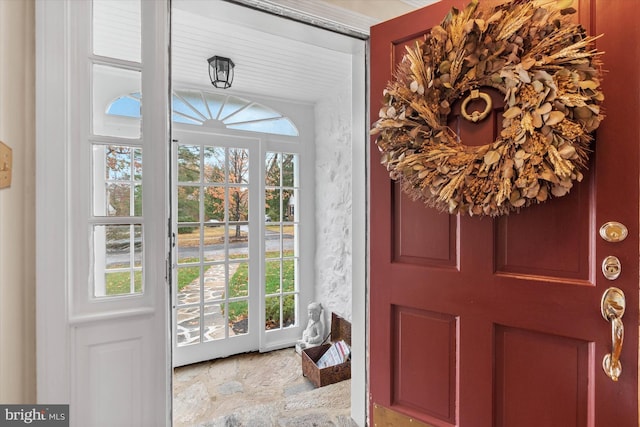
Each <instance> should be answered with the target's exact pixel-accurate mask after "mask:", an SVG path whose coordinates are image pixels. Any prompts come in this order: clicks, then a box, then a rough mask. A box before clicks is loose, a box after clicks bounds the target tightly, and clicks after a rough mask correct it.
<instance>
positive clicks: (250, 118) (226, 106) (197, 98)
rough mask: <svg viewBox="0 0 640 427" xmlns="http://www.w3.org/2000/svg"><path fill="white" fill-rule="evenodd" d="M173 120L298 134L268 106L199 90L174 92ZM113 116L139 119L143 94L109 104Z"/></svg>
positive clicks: (289, 122)
mask: <svg viewBox="0 0 640 427" xmlns="http://www.w3.org/2000/svg"><path fill="white" fill-rule="evenodd" d="M172 111H173V116H172V119H173V121H174V123H184V124H188V125H195V126H210V127H225V128H227V129H236V130H243V131H249V132H261V133H269V134H275V135H287V136H298V135H299V133H298V129H297V128H296V126H295V125H294V124H293V122H292V121H291V120H290V119H289V118H288V117H285V116H283V115H282V114H281V113H279V112H278V111H276V110H274V109H272V108H269V107H266V106H265V105H262V104H259V103H257V102H253V101H250V100H247V99H244V98H240V97H238V96H233V95H223V94H220V93H214V92H204V91H196V90H176V91H174V93H173V110H172ZM107 114H109V115H112V116H121V117H131V118H138V119H139V118H140V93H139V92H134V93H130V94H127V95H123V96H120V97H118V98H116V99H115V100H113V101H112V102H111V103H110V104H109V106H108V107H107Z"/></svg>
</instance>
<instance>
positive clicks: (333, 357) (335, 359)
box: [317, 340, 351, 369]
mask: <svg viewBox="0 0 640 427" xmlns="http://www.w3.org/2000/svg"><path fill="white" fill-rule="evenodd" d="M350 352H351V349H350V348H349V345H348V344H347V343H346V342H344V340H340V341H338V342H335V343H333V344H331V347H329V350H327V351H326V352H325V353H324V354H323V355H322V357H321V358H320V359H319V360H318V362H317V365H318V368H321V369H322V368H328V367H329V366H335V365H340V364H342V363H344V362H346V361H347V360H349V353H350Z"/></svg>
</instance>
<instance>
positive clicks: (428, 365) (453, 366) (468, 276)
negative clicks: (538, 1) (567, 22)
mask: <svg viewBox="0 0 640 427" xmlns="http://www.w3.org/2000/svg"><path fill="white" fill-rule="evenodd" d="M482 3H483V2H482V1H481V4H482ZM575 3H579V4H576V5H574V7H576V8H577V9H578V17H579V20H580V22H581V23H582V25H583V26H584V27H585V28H587V30H588V31H589V32H590V33H591V34H600V33H604V37H603V38H601V39H600V40H599V41H598V49H599V50H601V51H605V52H606V54H605V55H604V57H603V62H604V67H603V68H604V69H605V70H607V72H606V74H605V75H604V82H603V84H602V88H603V92H604V94H605V97H606V99H605V102H604V108H605V111H606V118H605V120H604V121H603V123H602V124H601V126H600V128H599V129H598V131H597V136H596V142H595V143H594V144H593V149H594V152H593V153H592V154H591V160H590V164H589V170H588V171H587V173H586V174H585V178H584V180H583V181H582V182H581V183H577V184H576V185H574V187H573V189H572V190H571V193H570V194H569V195H568V196H565V197H562V198H556V199H553V200H550V201H547V202H546V203H544V204H541V205H537V206H533V207H529V208H526V209H523V210H522V211H521V212H520V213H512V214H511V215H508V216H502V217H498V218H495V219H492V218H489V217H482V218H480V217H468V216H453V215H447V214H442V213H437V212H436V211H435V210H433V209H430V208H427V207H424V206H423V205H422V204H421V203H420V202H412V201H411V200H410V199H408V198H407V197H406V196H405V195H404V194H403V193H402V192H401V191H400V189H399V186H398V184H395V183H393V182H392V181H391V180H390V179H389V176H388V173H387V171H386V170H385V168H384V167H383V166H381V165H380V156H379V154H378V149H377V147H376V145H375V144H374V142H373V140H372V142H371V165H370V170H371V194H370V197H371V198H370V200H371V214H370V218H371V221H370V227H371V231H370V235H371V239H370V245H371V246H370V251H371V267H370V268H371V270H370V273H371V274H370V283H371V293H370V378H369V380H370V382H369V384H370V396H369V397H370V404H371V412H372V416H373V420H372V422H371V424H370V425H374V423H378V425H383V423H384V422H385V420H386V419H383V416H381V415H380V414H382V413H383V411H378V409H379V408H386V409H385V411H387V409H390V410H391V412H388V411H387V412H384V413H385V414H386V413H395V414H399V415H401V416H400V418H396V419H397V420H399V419H406V420H409V419H410V418H413V419H414V420H417V421H423V422H425V423H428V424H430V425H434V426H462V427H528V426H531V427H533V426H536V427H540V426H544V427H549V426H557V427H569V426H598V427H632V426H638V307H639V306H638V267H639V263H638V259H639V250H638V246H639V242H638V233H639V231H638V226H639V212H638V206H639V200H638V198H639V197H638V192H639V186H638V177H639V154H640V153H639V149H638V144H639V142H640V125H639V123H640V108H639V99H638V94H639V93H640V87H639V83H638V82H639V81H640V78H639V77H638V65H640V64H639V63H638V58H639V57H640V55H639V50H640V48H639V47H638V43H637V41H638V40H640V26H638V25H637V23H636V22H635V18H634V14H633V13H630V12H631V11H632V10H635V9H633V8H632V7H631V6H634V5H635V3H634V2H631V1H610V0H591V1H589V0H580V1H579V2H575ZM632 3H633V4H632ZM451 6H456V7H458V8H463V7H464V6H465V2H464V1H460V0H457V1H451V0H443V1H442V2H440V3H437V4H435V5H433V6H429V7H427V8H424V9H421V10H418V11H416V12H414V13H411V14H408V15H404V16H401V17H399V18H396V19H394V20H391V21H388V22H385V23H382V24H380V25H377V26H375V27H373V28H372V29H371V98H370V99H371V120H372V122H373V121H375V120H376V119H377V117H378V110H379V108H380V105H381V100H382V93H383V89H384V87H385V86H386V83H387V82H388V81H389V80H390V79H391V78H392V73H393V69H394V67H395V64H396V63H398V62H399V61H400V60H401V58H402V55H403V54H404V52H405V50H404V46H405V45H406V44H409V43H411V44H412V45H413V40H416V39H417V38H419V37H421V36H422V34H424V33H425V32H426V31H427V30H428V29H430V28H431V27H432V26H434V25H436V24H438V23H440V21H442V19H443V17H444V16H445V15H446V14H447V12H448V11H449V9H450V8H451ZM493 114H499V113H496V112H494V113H493ZM452 120H454V121H455V118H452ZM496 123H500V122H499V120H486V121H484V122H481V123H480V124H474V125H471V124H468V125H467V124H465V125H464V126H462V127H460V128H458V129H457V131H458V132H459V135H460V136H461V138H462V140H463V141H464V142H465V143H467V144H469V145H482V144H487V143H489V142H492V141H493V138H495V135H496V132H497V131H499V129H496V128H495V127H496ZM608 221H618V222H620V223H622V224H624V225H625V226H626V227H627V228H628V230H629V236H628V237H627V238H626V239H625V240H624V241H622V242H617V243H611V242H607V241H605V240H604V239H603V238H601V237H600V236H599V233H598V230H599V228H600V227H601V225H603V224H604V223H606V222H608ZM610 255H614V256H616V257H617V258H618V259H619V260H620V261H621V264H622V274H621V275H620V276H619V278H618V279H616V280H608V279H606V278H605V277H604V275H603V273H602V271H601V264H602V261H603V259H605V258H606V257H607V256H610ZM611 286H615V287H618V288H620V289H622V290H623V291H624V293H625V294H626V307H627V309H626V312H625V314H624V317H623V319H622V320H623V324H624V326H625V327H626V335H625V337H624V345H623V348H622V352H621V356H620V360H621V363H622V366H623V370H622V374H621V376H620V378H619V380H618V381H617V382H614V381H612V380H611V379H610V378H609V377H608V376H607V375H606V374H605V372H604V370H603V368H602V360H603V357H604V356H605V355H606V354H607V353H610V352H611V351H612V337H611V331H612V329H611V325H610V324H609V323H608V322H607V321H606V320H605V319H604V318H603V317H602V315H601V312H600V305H601V298H602V295H603V293H604V292H605V290H606V289H607V288H609V287H611ZM374 408H375V409H374ZM376 415H378V417H379V419H378V420H377V419H376ZM403 417H404V418H403ZM386 422H389V421H388V420H386ZM398 423H401V422H400V421H396V424H398Z"/></svg>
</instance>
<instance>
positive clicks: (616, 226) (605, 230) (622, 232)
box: [600, 221, 629, 243]
mask: <svg viewBox="0 0 640 427" xmlns="http://www.w3.org/2000/svg"><path fill="white" fill-rule="evenodd" d="M628 234H629V230H627V227H625V225H624V224H622V223H620V222H617V221H609V222H607V223H605V224H602V227H600V237H602V238H603V239H604V240H606V241H607V242H612V243H617V242H622V241H623V240H624V239H626V238H627V235H628Z"/></svg>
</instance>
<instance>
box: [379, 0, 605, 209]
mask: <svg viewBox="0 0 640 427" xmlns="http://www.w3.org/2000/svg"><path fill="white" fill-rule="evenodd" d="M543 3H544V2H543V1H541V0H533V1H531V0H516V1H514V2H511V3H507V4H506V5H503V6H497V7H495V8H492V9H490V10H488V11H481V10H479V8H478V1H477V0H473V1H472V2H471V3H470V4H469V5H468V6H467V7H466V8H465V9H464V10H462V11H460V10H457V9H455V8H453V9H452V10H451V11H450V13H449V14H448V15H447V16H446V17H445V19H444V20H443V21H442V23H441V24H440V25H438V26H435V27H434V28H432V29H431V31H430V33H428V34H427V35H426V36H425V39H424V42H422V43H416V47H415V48H414V49H410V48H409V47H407V54H406V55H405V57H404V58H403V60H402V62H401V63H400V64H399V65H398V68H397V71H396V75H395V79H394V81H392V82H389V84H388V85H387V88H386V89H385V91H384V105H383V107H382V108H381V109H380V114H379V115H380V118H379V120H378V121H377V122H376V123H375V125H374V128H373V129H372V133H374V134H378V136H377V140H376V144H377V145H378V148H379V149H380V151H381V152H382V161H381V162H382V164H383V165H385V166H386V167H387V170H388V171H389V174H390V176H391V178H392V179H396V180H400V181H401V184H402V188H403V190H404V191H405V192H406V193H407V194H408V195H409V196H410V197H412V198H413V199H414V200H417V199H420V200H423V201H424V202H425V203H426V204H427V205H429V206H432V207H435V208H437V209H439V210H442V211H447V212H449V213H459V212H460V213H467V214H469V215H490V216H498V215H503V214H508V213H509V212H511V211H513V210H518V209H519V208H521V207H525V206H529V205H531V204H533V203H540V202H543V201H545V200H547V199H548V198H549V197H550V196H555V197H560V196H563V195H565V194H567V193H568V192H569V190H570V189H571V187H572V186H573V181H581V180H582V177H583V175H582V173H581V170H582V169H583V168H585V167H586V165H587V161H588V155H589V144H590V142H591V139H592V137H591V135H590V133H591V132H592V131H594V130H595V129H596V128H597V127H598V126H599V124H600V121H601V120H602V119H603V115H602V112H601V109H600V106H599V104H600V103H601V102H602V100H603V99H604V96H603V94H602V92H601V90H600V78H599V74H600V73H599V72H600V61H599V60H598V57H599V55H601V54H602V52H599V51H597V50H596V49H595V48H594V47H593V44H594V43H593V42H594V41H595V40H596V39H597V38H598V37H590V36H587V34H586V32H585V30H584V29H583V28H582V27H581V26H579V25H577V24H574V23H572V22H571V21H570V16H569V15H570V14H571V13H573V12H575V10H573V9H571V8H565V9H562V10H558V9H553V8H551V7H548V6H543ZM546 3H547V4H549V1H548V0H546ZM483 86H489V87H493V88H496V89H498V90H499V91H500V92H501V93H503V94H504V97H505V107H504V113H503V115H502V116H503V122H502V131H501V133H500V135H499V137H498V139H497V140H496V141H494V142H493V143H491V144H488V145H484V146H476V147H472V146H466V145H464V144H463V143H462V142H461V141H460V140H459V137H458V136H457V135H456V134H455V132H454V131H453V130H451V129H450V128H448V127H447V116H448V115H449V113H450V112H451V105H452V104H453V103H454V102H455V101H456V100H457V99H459V98H461V97H462V96H463V95H465V94H467V93H469V96H468V98H467V99H466V100H465V104H466V102H468V100H469V99H473V98H477V97H481V98H482V99H485V102H487V104H489V102H490V100H489V99H488V96H486V95H485V94H483V93H481V92H479V91H478V89H480V90H481V88H482V87H483ZM464 106H465V105H463V107H464ZM487 107H488V108H487V110H488V109H489V105H487ZM462 110H463V112H464V110H465V109H464V108H462ZM486 112H488V111H486ZM463 115H464V114H463ZM465 117H466V118H467V119H469V120H472V121H474V122H475V121H479V120H482V118H483V117H482V116H481V115H480V114H479V113H478V112H474V113H473V114H467V115H466V116H465Z"/></svg>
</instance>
